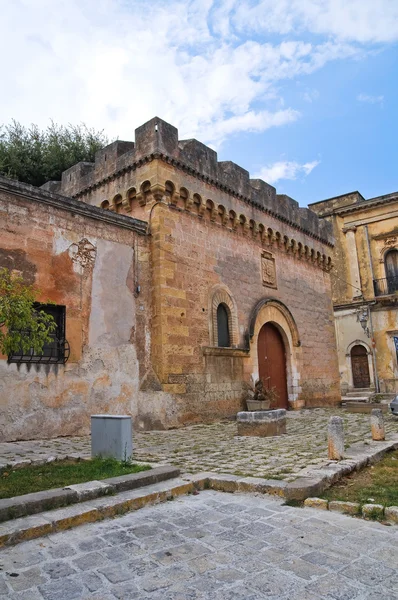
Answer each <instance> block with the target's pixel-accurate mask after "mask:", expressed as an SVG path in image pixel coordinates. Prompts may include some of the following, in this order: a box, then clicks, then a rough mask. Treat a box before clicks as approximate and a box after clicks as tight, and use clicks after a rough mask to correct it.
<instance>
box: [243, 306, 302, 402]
mask: <svg viewBox="0 0 398 600" xmlns="http://www.w3.org/2000/svg"><path fill="white" fill-rule="evenodd" d="M267 323H270V324H271V325H273V327H275V328H276V329H277V331H278V333H279V335H280V337H281V338H282V341H283V348H284V353H285V369H286V380H287V395H288V406H289V408H302V407H303V406H304V405H305V400H304V398H303V396H302V393H301V392H302V390H301V377H300V371H301V369H302V362H303V361H302V352H301V351H302V348H301V342H300V336H299V331H298V329H297V325H296V323H295V320H294V317H293V315H292V313H291V312H290V311H289V309H288V308H287V306H285V305H284V304H283V303H282V302H281V301H280V300H277V299H276V298H262V299H261V300H259V301H258V302H257V303H256V304H255V306H253V308H252V311H251V314H250V319H249V328H248V345H249V348H250V357H249V361H248V363H249V364H248V369H250V371H251V381H252V383H253V385H254V383H255V382H256V381H257V380H258V379H260V368H259V356H258V336H259V333H260V331H261V330H262V328H263V326H264V325H266V324H267ZM249 365H250V366H249Z"/></svg>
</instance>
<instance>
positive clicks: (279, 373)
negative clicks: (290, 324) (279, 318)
mask: <svg viewBox="0 0 398 600" xmlns="http://www.w3.org/2000/svg"><path fill="white" fill-rule="evenodd" d="M257 354H258V370H259V378H260V379H261V381H262V382H263V385H264V388H265V389H271V388H275V391H276V393H277V394H278V402H277V408H288V390H287V369H286V349H285V344H284V341H283V338H282V335H281V334H280V332H279V329H278V328H277V327H276V326H275V325H274V324H273V323H270V322H268V323H265V324H264V325H263V326H262V327H261V329H260V331H259V334H258V339H257Z"/></svg>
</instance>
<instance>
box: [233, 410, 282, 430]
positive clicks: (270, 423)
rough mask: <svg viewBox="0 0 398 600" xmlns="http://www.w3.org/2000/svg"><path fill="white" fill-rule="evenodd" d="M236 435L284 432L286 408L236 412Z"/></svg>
mask: <svg viewBox="0 0 398 600" xmlns="http://www.w3.org/2000/svg"><path fill="white" fill-rule="evenodd" d="M236 421H237V425H238V435H249V436H250V435H252V436H257V437H272V436H276V435H282V434H284V433H286V410H283V409H279V410H267V411H262V410H259V411H247V412H238V414H237V416H236Z"/></svg>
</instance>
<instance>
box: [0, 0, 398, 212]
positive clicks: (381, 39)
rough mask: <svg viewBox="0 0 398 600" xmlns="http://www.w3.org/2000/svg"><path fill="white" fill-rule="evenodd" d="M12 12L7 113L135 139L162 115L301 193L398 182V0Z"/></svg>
mask: <svg viewBox="0 0 398 600" xmlns="http://www.w3.org/2000/svg"><path fill="white" fill-rule="evenodd" d="M0 14H1V20H0V51H1V53H2V56H6V57H7V60H6V61H3V68H2V71H3V72H2V86H1V91H2V93H1V94H0V121H1V122H3V123H6V122H8V121H10V120H11V119H12V118H15V119H17V120H19V121H21V122H22V123H24V124H27V125H29V124H30V123H37V124H39V125H40V126H46V125H47V124H48V123H49V121H50V119H53V120H55V121H56V122H58V123H79V122H84V123H86V124H87V125H89V126H92V127H95V128H96V129H104V130H105V132H106V133H107V134H108V136H109V137H110V138H111V139H112V138H115V137H118V138H120V139H127V140H131V139H133V136H134V129H135V128H136V127H137V126H139V125H140V124H142V123H143V122H145V121H146V120H148V119H150V118H151V117H153V116H155V115H158V116H159V117H161V118H164V119H165V120H167V121H169V122H171V123H173V124H174V125H176V126H177V127H178V128H179V131H180V137H181V138H187V137H196V138H197V139H199V140H201V141H203V142H205V143H208V144H209V145H211V146H212V147H214V148H215V149H216V150H217V151H218V154H219V159H220V160H233V161H235V162H236V163H238V164H240V165H241V166H243V167H245V168H246V169H247V170H249V171H250V173H251V175H252V176H254V177H258V176H260V177H262V178H263V179H265V180H266V181H268V182H269V183H272V184H273V185H275V187H276V188H277V190H278V191H279V192H281V193H286V194H289V195H290V196H292V197H293V198H295V199H296V200H298V201H299V202H300V204H301V205H302V206H305V205H306V204H307V203H309V202H314V201H317V200H322V199H324V198H328V197H330V196H334V195H339V194H342V193H345V192H349V191H353V190H356V189H358V190H359V191H360V192H361V193H362V194H363V195H364V196H365V197H367V198H368V197H373V196H376V195H381V194H385V193H390V192H393V191H396V190H398V174H397V173H398V169H397V155H398V152H397V139H398V126H397V106H398V101H397V98H398V1H397V0H377V2H376V1H375V0H191V1H190V0H167V2H166V1H164V0H152V2H151V3H148V2H144V1H141V0H58V1H57V2H54V1H53V0H13V2H9V0H0ZM16 41H17V43H16Z"/></svg>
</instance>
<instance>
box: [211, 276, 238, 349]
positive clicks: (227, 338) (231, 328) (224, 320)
mask: <svg viewBox="0 0 398 600" xmlns="http://www.w3.org/2000/svg"><path fill="white" fill-rule="evenodd" d="M209 333H210V345H211V346H216V347H217V346H218V347H219V348H237V347H238V345H239V326H238V310H237V306H236V303H235V301H234V299H233V298H232V296H231V293H230V291H229V290H228V288H227V287H226V286H224V285H216V286H215V287H214V288H213V289H212V290H211V293H210V295H209Z"/></svg>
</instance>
